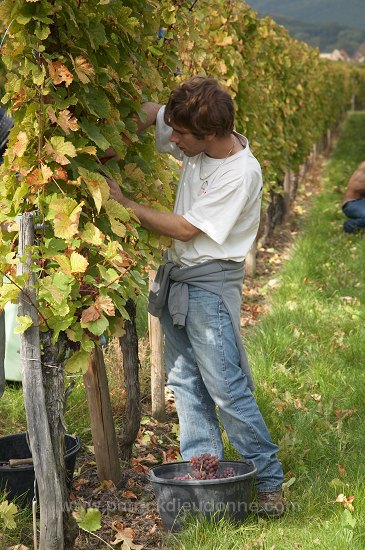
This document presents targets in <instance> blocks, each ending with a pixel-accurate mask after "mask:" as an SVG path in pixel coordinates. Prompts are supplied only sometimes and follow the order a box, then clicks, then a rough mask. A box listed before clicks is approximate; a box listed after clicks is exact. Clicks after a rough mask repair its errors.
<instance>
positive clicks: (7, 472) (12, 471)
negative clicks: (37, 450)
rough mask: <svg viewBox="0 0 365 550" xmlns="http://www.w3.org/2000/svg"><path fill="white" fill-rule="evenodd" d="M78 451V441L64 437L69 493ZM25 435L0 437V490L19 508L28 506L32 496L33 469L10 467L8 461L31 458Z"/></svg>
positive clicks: (30, 467)
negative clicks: (14, 501) (15, 502)
mask: <svg viewBox="0 0 365 550" xmlns="http://www.w3.org/2000/svg"><path fill="white" fill-rule="evenodd" d="M79 450H80V439H79V438H78V437H73V436H72V435H65V464H66V475H67V478H66V483H67V488H68V490H69V491H71V487H72V478H73V473H74V469H75V462H76V455H77V453H78V451H79ZM31 456H32V455H31V452H30V449H29V447H28V443H27V434H26V433H19V434H15V435H7V436H5V437H0V489H2V490H5V491H6V492H7V498H8V499H9V500H16V501H17V503H19V505H20V506H23V507H25V506H29V505H30V504H31V502H32V499H33V496H34V468H33V465H31V464H23V465H20V466H14V467H11V466H9V465H7V464H6V463H8V462H9V460H10V459H14V458H15V459H19V458H20V459H21V458H31Z"/></svg>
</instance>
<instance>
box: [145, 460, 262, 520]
mask: <svg viewBox="0 0 365 550" xmlns="http://www.w3.org/2000/svg"><path fill="white" fill-rule="evenodd" d="M226 468H232V469H233V472H234V476H233V477H227V478H221V479H204V480H198V479H189V480H179V479H173V478H174V477H183V476H185V475H186V474H188V473H191V471H192V470H191V465H190V463H189V462H171V463H169V464H162V465H160V466H155V467H153V468H151V470H150V481H151V484H152V488H153V490H154V493H155V495H156V499H157V506H158V511H159V514H160V516H161V520H162V523H163V526H164V529H165V530H171V531H178V530H179V529H181V527H182V525H183V522H184V516H186V515H190V516H191V515H193V516H199V515H202V516H204V517H205V518H206V519H208V520H209V519H211V518H214V519H215V520H219V519H221V518H222V517H225V518H227V519H229V520H230V521H232V522H241V521H243V520H244V519H245V518H246V516H247V514H248V513H249V511H250V503H251V494H252V486H253V480H254V478H255V474H256V467H255V465H254V463H253V462H252V461H251V460H247V461H243V462H235V461H231V462H228V461H223V460H222V461H221V462H220V463H219V468H218V472H217V474H218V475H219V473H220V472H222V471H223V470H225V469H226Z"/></svg>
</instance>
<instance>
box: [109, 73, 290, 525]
mask: <svg viewBox="0 0 365 550" xmlns="http://www.w3.org/2000/svg"><path fill="white" fill-rule="evenodd" d="M142 107H143V109H144V110H145V112H146V114H147V118H146V121H145V122H144V123H142V122H141V121H140V122H139V123H138V125H139V129H140V130H142V129H144V128H147V127H148V126H150V125H152V124H156V144H157V149H158V150H159V151H160V152H163V153H170V154H171V155H173V156H174V157H176V158H177V159H179V160H181V161H182V170H181V176H180V181H179V185H178V189H177V195H176V201H175V207H174V211H173V212H172V213H168V212H159V211H157V210H155V209H153V208H149V207H147V206H144V205H141V204H139V203H137V202H135V201H133V200H130V199H129V198H127V197H126V196H125V195H123V193H122V192H121V190H120V188H119V186H118V184H117V183H116V182H115V181H111V180H109V185H110V189H111V198H114V199H115V200H117V201H119V202H120V203H121V204H123V205H124V206H125V207H126V208H130V209H131V210H133V212H134V213H135V214H136V215H137V217H138V218H139V220H140V222H141V224H142V225H143V226H144V227H146V228H147V229H149V230H152V231H156V232H157V233H160V234H162V235H166V236H168V237H171V238H172V243H171V246H170V248H169V250H168V251H167V261H166V263H165V264H164V265H163V266H161V267H160V269H159V271H158V274H157V278H156V281H155V286H154V289H152V293H151V297H150V306H149V311H150V312H151V313H152V314H154V315H157V316H159V317H160V318H161V322H162V326H163V330H164V335H165V368H166V373H167V384H168V386H169V387H170V388H171V389H172V390H173V392H174V395H175V402H176V409H177V413H178V416H179V422H180V445H181V454H182V456H183V458H184V460H189V459H190V458H191V457H192V456H194V455H201V454H202V453H210V454H212V455H217V456H218V457H219V458H223V455H224V450H223V443H222V437H221V431H220V425H219V421H218V416H217V412H216V411H217V410H218V411H219V418H220V420H221V422H222V424H223V426H224V428H225V430H226V432H227V435H228V437H229V439H230V441H231V443H232V444H233V446H234V447H235V448H236V449H237V450H238V451H239V453H240V454H241V455H242V456H243V457H244V458H245V459H251V460H253V461H254V463H255V465H256V468H257V478H256V487H257V495H258V508H259V514H260V515H268V516H279V515H281V514H282V512H283V500H282V493H281V485H282V482H283V471H282V467H281V464H280V462H279V461H278V459H277V458H276V453H277V451H278V447H277V446H276V445H274V444H273V442H272V440H271V437H270V434H269V432H268V430H267V427H266V425H265V422H264V420H263V418H262V415H261V413H260V411H259V408H258V406H257V403H256V401H255V398H254V397H253V394H252V390H253V381H252V376H251V372H250V368H249V365H248V361H247V356H246V353H245V350H244V347H243V343H242V339H241V337H240V304H241V295H242V279H243V274H244V261H245V257H246V255H247V253H248V251H249V249H250V247H251V245H252V243H253V242H254V239H255V236H256V233H257V230H258V225H259V216H260V205H261V192H262V176H261V169H260V166H259V164H258V162H257V160H256V159H255V157H254V156H253V155H252V153H251V151H250V148H249V144H248V141H247V139H246V138H245V137H244V136H242V135H240V134H238V133H237V132H236V131H234V107H233V101H232V99H231V97H230V95H229V94H228V93H227V92H226V91H225V90H224V89H222V88H221V87H220V86H219V85H218V83H217V81H216V80H214V79H212V78H203V77H194V78H192V79H191V80H189V81H187V82H185V83H182V84H181V85H180V86H178V87H177V89H176V90H175V91H173V92H172V93H171V95H170V98H169V101H168V103H167V105H166V106H165V107H162V106H161V105H158V104H155V103H146V104H144V105H143V106H142Z"/></svg>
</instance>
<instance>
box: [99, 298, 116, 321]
mask: <svg viewBox="0 0 365 550" xmlns="http://www.w3.org/2000/svg"><path fill="white" fill-rule="evenodd" d="M95 307H97V309H99V310H101V311H104V312H105V313H106V314H107V315H110V316H114V315H115V306H114V303H113V300H112V299H111V298H110V296H98V297H97V298H96V300H95Z"/></svg>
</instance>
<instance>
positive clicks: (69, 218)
mask: <svg viewBox="0 0 365 550" xmlns="http://www.w3.org/2000/svg"><path fill="white" fill-rule="evenodd" d="M83 204H84V203H83V202H81V203H77V202H76V201H75V200H74V199H71V198H70V197H64V198H54V199H53V200H52V201H51V202H50V204H49V209H48V215H47V217H46V219H47V220H53V221H54V234H55V236H56V237H60V238H61V239H66V240H67V239H69V238H70V237H72V236H73V235H75V234H76V233H77V230H78V226H79V219H80V214H81V211H82V207H83Z"/></svg>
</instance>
